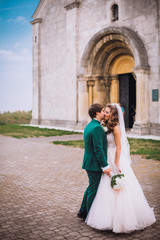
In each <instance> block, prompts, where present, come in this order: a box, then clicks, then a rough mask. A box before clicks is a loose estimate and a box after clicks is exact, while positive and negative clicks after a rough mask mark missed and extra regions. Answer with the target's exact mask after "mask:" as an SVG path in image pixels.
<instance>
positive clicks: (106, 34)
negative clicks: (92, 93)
mask: <svg viewBox="0 0 160 240" xmlns="http://www.w3.org/2000/svg"><path fill="white" fill-rule="evenodd" d="M116 34H118V35H120V36H121V37H122V38H123V42H125V43H126V44H127V46H128V48H130V50H131V52H132V53H133V56H134V60H135V67H136V68H147V69H148V68H149V65H148V56H147V51H146V49H145V46H144V44H143V42H142V40H141V38H140V37H139V36H138V34H137V33H135V32H134V31H132V30H131V29H128V28H125V27H122V28H117V27H109V28H105V29H103V30H101V31H99V32H98V33H96V34H95V35H94V36H93V37H92V38H91V40H90V41H89V43H88V44H87V46H86V48H85V50H84V53H83V56H82V59H81V63H80V69H79V75H85V74H88V72H87V71H86V70H87V68H88V63H89V61H90V58H91V55H93V53H94V52H95V51H96V50H95V49H94V48H95V46H96V44H97V43H100V42H101V43H103V42H104V43H105V42H109V41H111V40H113V36H114V35H116Z"/></svg>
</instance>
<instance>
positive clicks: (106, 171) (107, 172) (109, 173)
mask: <svg viewBox="0 0 160 240" xmlns="http://www.w3.org/2000/svg"><path fill="white" fill-rule="evenodd" d="M111 171H112V170H111V168H108V169H107V170H105V171H104V173H106V174H107V175H108V176H109V177H111Z"/></svg>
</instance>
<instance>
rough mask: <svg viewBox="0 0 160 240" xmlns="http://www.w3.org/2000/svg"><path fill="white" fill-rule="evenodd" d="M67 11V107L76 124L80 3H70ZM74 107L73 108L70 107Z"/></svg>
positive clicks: (66, 7) (66, 8)
mask: <svg viewBox="0 0 160 240" xmlns="http://www.w3.org/2000/svg"><path fill="white" fill-rule="evenodd" d="M70 2H71V3H70V4H69V5H67V6H65V7H64V8H65V10H66V67H67V76H66V85H67V97H66V101H67V103H66V106H68V107H67V113H68V116H70V118H71V120H72V121H73V122H74V123H78V79H77V75H78V66H79V62H78V61H79V60H78V59H79V57H78V54H79V53H78V38H79V34H78V31H79V26H78V24H79V5H80V3H79V2H78V1H70ZM70 106H72V108H71V107H70Z"/></svg>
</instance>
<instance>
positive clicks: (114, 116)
mask: <svg viewBox="0 0 160 240" xmlns="http://www.w3.org/2000/svg"><path fill="white" fill-rule="evenodd" d="M106 107H108V108H109V109H110V111H111V117H110V119H108V120H105V121H104V124H105V125H106V126H107V128H108V129H109V130H110V131H113V129H114V127H115V126H117V125H118V124H119V118H118V110H117V107H116V105H114V104H111V103H108V104H107V106H106Z"/></svg>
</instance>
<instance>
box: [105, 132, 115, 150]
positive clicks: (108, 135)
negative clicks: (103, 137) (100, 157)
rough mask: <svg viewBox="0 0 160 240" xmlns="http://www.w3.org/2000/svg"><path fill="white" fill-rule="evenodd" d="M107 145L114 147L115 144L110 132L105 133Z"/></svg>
mask: <svg viewBox="0 0 160 240" xmlns="http://www.w3.org/2000/svg"><path fill="white" fill-rule="evenodd" d="M107 146H108V148H116V144H115V141H114V135H113V133H112V132H111V133H108V134H107Z"/></svg>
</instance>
